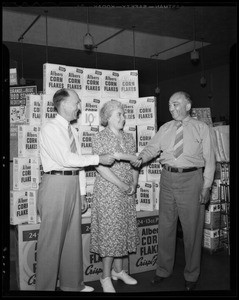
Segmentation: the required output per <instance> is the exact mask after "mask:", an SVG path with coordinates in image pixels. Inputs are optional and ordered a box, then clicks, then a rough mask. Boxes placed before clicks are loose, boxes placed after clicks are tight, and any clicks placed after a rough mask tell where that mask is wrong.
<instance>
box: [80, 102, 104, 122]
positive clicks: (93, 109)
mask: <svg viewBox="0 0 239 300" xmlns="http://www.w3.org/2000/svg"><path fill="white" fill-rule="evenodd" d="M100 102H101V100H100V99H98V98H96V97H86V96H82V97H81V110H82V111H81V114H80V115H79V118H78V120H77V124H78V127H79V126H80V125H90V126H91V125H96V126H98V125H99V124H100V120H99V107H100Z"/></svg>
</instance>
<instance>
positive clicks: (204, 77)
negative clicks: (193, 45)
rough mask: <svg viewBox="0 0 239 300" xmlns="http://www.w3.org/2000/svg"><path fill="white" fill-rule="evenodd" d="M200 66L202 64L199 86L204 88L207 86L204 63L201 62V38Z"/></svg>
mask: <svg viewBox="0 0 239 300" xmlns="http://www.w3.org/2000/svg"><path fill="white" fill-rule="evenodd" d="M201 64H202V74H201V78H200V85H201V87H202V88H204V87H205V86H206V85H207V79H206V76H205V72H204V61H203V38H202V48H201Z"/></svg>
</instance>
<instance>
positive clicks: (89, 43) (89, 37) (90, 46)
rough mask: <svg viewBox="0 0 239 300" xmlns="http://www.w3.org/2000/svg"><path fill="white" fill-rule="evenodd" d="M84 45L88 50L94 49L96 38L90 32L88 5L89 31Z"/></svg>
mask: <svg viewBox="0 0 239 300" xmlns="http://www.w3.org/2000/svg"><path fill="white" fill-rule="evenodd" d="M83 43H84V47H85V48H86V49H88V50H92V49H93V47H94V40H93V37H92V35H91V34H90V32H89V7H87V33H86V34H85V36H84V40H83Z"/></svg>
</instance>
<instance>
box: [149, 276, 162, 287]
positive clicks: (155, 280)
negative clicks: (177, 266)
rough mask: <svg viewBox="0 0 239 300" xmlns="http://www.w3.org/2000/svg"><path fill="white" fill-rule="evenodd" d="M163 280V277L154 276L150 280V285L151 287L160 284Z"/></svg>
mask: <svg viewBox="0 0 239 300" xmlns="http://www.w3.org/2000/svg"><path fill="white" fill-rule="evenodd" d="M164 279H165V277H160V276H158V275H155V276H154V278H153V279H152V280H151V284H153V285H157V284H160V283H161V282H162V281H163V280H164Z"/></svg>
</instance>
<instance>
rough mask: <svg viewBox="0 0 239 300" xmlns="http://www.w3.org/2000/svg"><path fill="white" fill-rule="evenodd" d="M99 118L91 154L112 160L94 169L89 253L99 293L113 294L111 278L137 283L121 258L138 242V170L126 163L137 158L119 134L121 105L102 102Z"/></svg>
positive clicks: (126, 136) (129, 142) (128, 137)
mask: <svg viewBox="0 0 239 300" xmlns="http://www.w3.org/2000/svg"><path fill="white" fill-rule="evenodd" d="M100 117H101V123H102V125H103V126H105V127H106V128H105V129H104V130H102V131H101V132H99V133H97V134H96V135H95V136H94V137H93V138H92V148H93V153H94V154H99V155H100V154H107V153H111V154H114V155H115V158H116V161H115V162H114V164H113V165H112V166H109V167H105V166H103V165H99V166H98V167H96V169H97V174H96V180H95V185H94V192H93V200H92V204H91V242H90V251H91V252H94V253H98V254H99V255H100V256H101V257H102V262H103V274H102V277H101V278H100V282H101V285H102V287H103V291H104V292H113V293H114V292H115V289H114V287H113V285H112V282H111V277H112V279H114V280H117V279H121V280H123V281H124V282H125V283H126V284H137V281H136V280H135V279H134V278H132V277H131V276H129V275H128V274H127V273H126V272H125V271H124V270H123V268H122V258H123V257H124V256H127V255H128V253H129V252H136V250H137V249H136V248H137V244H138V243H139V235H138V229H137V220H136V208H135V192H136V186H137V182H138V171H137V170H136V169H134V168H133V167H132V166H131V164H130V162H129V161H130V160H131V161H133V160H136V158H137V157H136V155H135V151H136V149H135V140H134V138H133V135H132V134H130V133H125V132H124V131H123V127H124V124H125V116H124V109H123V105H122V104H121V103H120V102H118V101H116V100H111V101H108V102H106V103H105V104H104V105H103V107H102V109H101V111H100ZM122 159H123V160H122ZM113 261H114V264H113V266H114V267H113V268H112V263H113Z"/></svg>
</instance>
